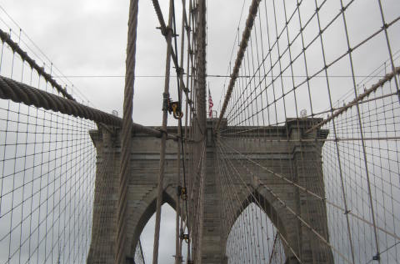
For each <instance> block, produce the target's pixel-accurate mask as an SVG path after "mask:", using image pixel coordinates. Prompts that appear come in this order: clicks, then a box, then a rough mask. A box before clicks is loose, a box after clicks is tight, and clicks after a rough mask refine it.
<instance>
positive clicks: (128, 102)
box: [115, 0, 139, 264]
mask: <svg viewBox="0 0 400 264" xmlns="http://www.w3.org/2000/svg"><path fill="white" fill-rule="evenodd" d="M138 2H139V0H131V2H130V8H129V9H130V10H129V22H128V26H129V32H128V48H127V49H128V50H127V59H126V76H125V90H124V109H123V120H122V132H121V171H120V178H119V193H118V209H117V210H118V212H117V216H118V218H117V236H116V257H115V263H116V264H122V263H125V262H126V260H125V258H126V254H127V252H126V249H125V248H126V246H125V243H126V241H125V240H126V220H127V207H128V201H127V190H128V184H129V177H130V172H131V171H130V154H131V137H132V129H133V122H132V113H133V90H134V82H135V66H136V39H137V24H138Z"/></svg>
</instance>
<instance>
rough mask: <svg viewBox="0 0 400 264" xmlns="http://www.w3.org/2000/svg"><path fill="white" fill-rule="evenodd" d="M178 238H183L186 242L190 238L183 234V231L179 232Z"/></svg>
mask: <svg viewBox="0 0 400 264" xmlns="http://www.w3.org/2000/svg"><path fill="white" fill-rule="evenodd" d="M179 238H180V239H181V240H185V241H186V243H188V242H189V240H190V238H189V234H185V233H183V232H181V234H180V235H179Z"/></svg>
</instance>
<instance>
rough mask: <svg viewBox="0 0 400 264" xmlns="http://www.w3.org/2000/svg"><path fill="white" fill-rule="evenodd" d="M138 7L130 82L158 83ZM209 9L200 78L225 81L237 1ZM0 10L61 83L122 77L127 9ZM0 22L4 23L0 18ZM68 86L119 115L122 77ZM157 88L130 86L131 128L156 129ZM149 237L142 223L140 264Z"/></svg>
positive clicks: (150, 38) (107, 0) (83, 5)
mask: <svg viewBox="0 0 400 264" xmlns="http://www.w3.org/2000/svg"><path fill="white" fill-rule="evenodd" d="M176 2H177V8H178V12H177V13H178V14H180V11H179V10H180V7H179V5H180V4H179V3H180V1H176ZM244 2H249V1H244ZM227 3H229V5H227ZM139 4H140V6H139V33H138V52H137V68H136V74H137V75H138V76H143V75H145V76H153V75H155V76H162V75H163V74H164V67H165V49H166V47H165V40H164V38H163V36H162V35H161V34H160V32H159V30H157V29H156V27H158V26H159V24H158V20H157V19H156V15H155V12H154V9H153V6H152V4H151V1H143V0H142V1H140V3H139ZM160 4H161V5H162V8H163V11H164V16H165V17H166V16H167V12H166V10H167V6H168V1H160ZM210 4H211V6H210V7H209V18H210V24H211V25H213V26H212V27H210V31H209V34H210V37H209V39H210V41H209V46H208V50H209V52H210V54H209V56H208V67H209V70H208V71H209V72H210V73H213V74H226V73H227V72H226V70H227V65H228V61H229V58H230V55H231V48H232V45H233V41H234V38H235V34H236V26H237V23H238V21H239V17H240V13H241V10H242V5H243V1H211V3H210ZM0 5H1V6H2V7H3V8H4V10H5V11H6V12H7V13H8V14H9V15H10V16H11V17H12V18H13V19H14V20H15V22H17V23H18V24H19V26H20V27H21V28H22V30H23V31H24V32H25V33H26V34H27V35H28V36H29V37H30V38H31V39H32V41H33V42H34V43H35V44H36V45H37V46H38V47H39V48H40V49H41V50H42V51H43V53H44V54H45V55H46V56H47V57H48V58H49V59H50V60H51V62H53V63H54V65H55V66H56V67H57V68H58V69H59V70H60V71H61V72H62V73H63V74H64V75H66V76H123V75H124V74H125V56H126V39H127V21H128V7H129V1H127V0H124V1H115V0H85V1H81V0H58V1H54V0H38V1H30V0H1V1H0ZM246 11H247V8H246ZM178 17H180V15H178ZM2 18H3V19H5V20H6V21H7V23H10V21H8V20H7V19H6V17H5V16H4V13H2ZM179 20H180V19H179ZM2 28H4V27H2ZM13 30H15V28H14V29H13ZM15 31H16V30H15ZM179 33H180V30H179ZM32 48H33V47H32ZM39 57H43V56H42V55H40V56H39ZM69 79H70V81H71V82H72V83H73V84H74V85H75V87H76V88H74V89H79V91H80V92H81V93H82V94H84V95H85V96H86V97H87V98H89V100H90V101H91V103H92V104H93V105H94V106H95V107H97V108H98V109H100V110H103V111H106V112H111V111H112V110H117V111H118V112H119V115H120V116H121V115H122V102H123V89H124V78H123V77H122V78H121V77H103V78H97V77H95V78H89V77H84V78H73V77H71V78H69ZM174 81H175V80H173V81H172V82H173V83H174ZM222 81H224V80H223V79H211V80H209V82H210V86H211V91H212V95H213V98H214V104H215V105H217V103H218V101H219V97H220V91H221V89H220V87H217V86H221V83H222ZM163 84H164V80H163V78H159V77H157V78H137V79H136V83H135V99H134V114H133V116H134V121H135V122H138V123H141V124H145V125H160V124H161V98H162V91H163ZM73 92H74V91H73ZM172 124H173V123H172ZM174 217H175V216H174V211H173V209H172V208H170V207H169V206H168V205H166V206H164V207H163V224H162V231H161V240H162V241H161V245H160V254H161V257H160V263H164V261H165V263H171V261H172V255H173V254H174V243H170V242H171V239H172V238H173V237H174V233H175V222H174ZM165 220H166V221H165ZM153 232H154V218H152V219H151V220H150V221H149V224H148V225H147V227H146V228H145V230H144V232H143V235H142V238H143V241H142V242H143V247H144V250H145V256H146V259H147V263H149V262H150V256H151V254H152V246H153Z"/></svg>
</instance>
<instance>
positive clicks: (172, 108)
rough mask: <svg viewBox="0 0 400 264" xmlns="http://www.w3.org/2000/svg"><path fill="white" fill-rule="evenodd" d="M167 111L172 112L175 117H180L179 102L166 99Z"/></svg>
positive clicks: (181, 114)
mask: <svg viewBox="0 0 400 264" xmlns="http://www.w3.org/2000/svg"><path fill="white" fill-rule="evenodd" d="M168 112H169V113H170V114H173V116H174V118H175V119H181V118H182V117H183V113H182V109H181V104H180V103H179V102H173V101H171V99H168Z"/></svg>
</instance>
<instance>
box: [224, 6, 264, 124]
mask: <svg viewBox="0 0 400 264" xmlns="http://www.w3.org/2000/svg"><path fill="white" fill-rule="evenodd" d="M260 2H261V0H253V1H252V4H251V6H250V10H249V15H248V18H247V21H246V28H245V31H244V32H243V36H242V41H241V42H240V49H239V51H238V53H237V57H236V61H235V67H234V68H233V71H232V77H231V79H230V81H229V86H228V90H227V92H226V96H225V100H224V104H223V106H222V109H221V113H220V116H219V120H218V123H217V126H216V130H219V126H220V124H221V120H222V117H223V116H224V114H225V111H226V108H227V106H228V103H229V100H230V98H231V95H232V91H233V87H234V86H235V83H236V79H237V77H238V74H239V69H240V67H241V65H242V61H243V57H244V52H245V51H246V48H247V43H248V41H249V38H250V34H251V30H252V28H253V24H254V19H255V17H256V16H257V12H258V6H259V4H260Z"/></svg>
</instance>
